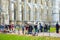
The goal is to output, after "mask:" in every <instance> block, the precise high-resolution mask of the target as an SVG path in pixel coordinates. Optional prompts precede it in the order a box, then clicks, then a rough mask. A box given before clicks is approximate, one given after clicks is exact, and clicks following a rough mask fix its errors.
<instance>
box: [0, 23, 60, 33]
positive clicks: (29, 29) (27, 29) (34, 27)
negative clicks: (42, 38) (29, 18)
mask: <svg viewBox="0 0 60 40" xmlns="http://www.w3.org/2000/svg"><path fill="white" fill-rule="evenodd" d="M3 27H4V28H3ZM16 27H17V26H15V25H14V24H11V25H4V26H3V25H0V30H1V28H3V29H6V30H8V29H9V30H10V31H12V32H13V31H15V29H16ZM50 27H51V25H50V24H44V25H42V23H39V24H38V23H35V24H31V23H25V24H23V25H22V26H21V27H20V26H19V27H18V28H19V29H18V32H20V31H22V34H37V33H40V32H50ZM59 27H60V26H59V24H58V22H57V23H56V33H59ZM21 28H22V30H20V29H21Z"/></svg>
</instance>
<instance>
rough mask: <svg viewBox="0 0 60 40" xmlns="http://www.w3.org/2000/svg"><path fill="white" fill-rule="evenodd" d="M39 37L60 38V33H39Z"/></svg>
mask: <svg viewBox="0 0 60 40" xmlns="http://www.w3.org/2000/svg"><path fill="white" fill-rule="evenodd" d="M38 36H51V37H60V33H58V34H57V33H45V32H44V33H39V34H38Z"/></svg>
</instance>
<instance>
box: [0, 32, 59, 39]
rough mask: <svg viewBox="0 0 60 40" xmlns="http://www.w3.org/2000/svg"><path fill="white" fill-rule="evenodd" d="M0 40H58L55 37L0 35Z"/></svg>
mask: <svg viewBox="0 0 60 40" xmlns="http://www.w3.org/2000/svg"><path fill="white" fill-rule="evenodd" d="M0 40H60V38H57V37H41V36H40V37H39V36H26V35H24V36H22V35H12V34H2V33H1V34H0Z"/></svg>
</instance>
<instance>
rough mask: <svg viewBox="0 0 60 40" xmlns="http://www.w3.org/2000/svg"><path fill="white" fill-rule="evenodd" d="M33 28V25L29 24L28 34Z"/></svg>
mask: <svg viewBox="0 0 60 40" xmlns="http://www.w3.org/2000/svg"><path fill="white" fill-rule="evenodd" d="M32 30H33V27H32V25H29V29H28V34H32Z"/></svg>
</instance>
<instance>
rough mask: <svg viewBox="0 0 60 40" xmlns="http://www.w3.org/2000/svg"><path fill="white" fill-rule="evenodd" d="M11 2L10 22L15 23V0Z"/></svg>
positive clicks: (10, 0)
mask: <svg viewBox="0 0 60 40" xmlns="http://www.w3.org/2000/svg"><path fill="white" fill-rule="evenodd" d="M9 2H10V4H9V7H10V8H9V9H10V13H9V18H10V24H14V0H9Z"/></svg>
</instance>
